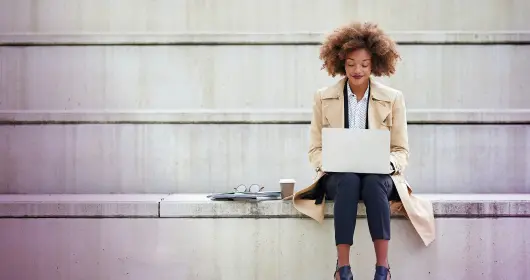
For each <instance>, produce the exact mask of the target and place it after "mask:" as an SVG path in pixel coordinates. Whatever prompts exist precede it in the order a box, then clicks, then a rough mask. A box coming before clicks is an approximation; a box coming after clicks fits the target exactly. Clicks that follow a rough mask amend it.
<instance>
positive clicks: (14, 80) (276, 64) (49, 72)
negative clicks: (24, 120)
mask: <svg viewBox="0 0 530 280" xmlns="http://www.w3.org/2000/svg"><path fill="white" fill-rule="evenodd" d="M399 49H400V51H401V53H402V56H403V60H402V61H401V62H400V63H399V64H398V66H397V72H396V74H395V75H394V76H393V77H391V78H381V79H379V80H381V81H383V82H384V83H386V84H388V85H389V86H392V87H395V88H397V89H399V90H401V91H402V92H403V94H404V96H405V100H406V104H407V108H409V109H422V110H428V109H445V110H455V109H484V110H492V109H497V110H509V109H528V108H530V95H529V94H525V92H524V90H525V89H527V88H530V79H528V78H527V74H526V73H527V72H528V71H529V67H530V66H529V65H530V48H528V46H526V45H488V46H476V45H431V46H419V45H407V46H400V47H399ZM485 58H487V59H485ZM0 64H1V65H2V67H1V68H0V71H1V72H0V88H2V90H1V91H0V100H1V103H0V110H21V112H19V113H24V110H36V111H41V112H44V113H46V112H50V113H53V112H56V111H67V112H71V113H76V112H86V111H88V112H96V113H99V114H104V113H105V112H107V111H113V110H125V111H140V113H141V111H142V110H159V111H164V110H195V109H222V110H238V109H239V110H248V109H258V110H260V109H282V110H288V109H309V108H311V102H312V95H313V94H314V93H315V92H316V91H317V90H318V89H319V88H322V87H325V86H330V85H332V84H333V83H334V82H335V81H336V80H337V79H333V78H330V77H329V76H328V75H327V74H326V73H325V72H324V71H323V70H322V71H319V69H320V68H321V61H319V59H318V46H303V45H302V46H296V45H285V46H78V47H31V48H23V47H0ZM492 64H494V65H495V67H492V66H491V65H492ZM501 92H502V94H500V93H501ZM29 113H31V112H29Z"/></svg>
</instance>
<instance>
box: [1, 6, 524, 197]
mask: <svg viewBox="0 0 530 280" xmlns="http://www.w3.org/2000/svg"><path fill="white" fill-rule="evenodd" d="M404 7H406V9H407V13H399V12H396V11H398V10H402V9H403V8H404ZM477 7H480V9H478V8H477ZM529 9H530V4H529V2H528V1H525V0H519V1H503V0H486V1H480V0H473V1H460V2H458V1H450V2H448V1H442V0H440V1H433V2H430V3H429V5H427V4H425V3H424V1H421V0H409V1H406V2H400V3H399V4H398V3H389V2H388V1H382V0H378V1H346V0H333V1H324V2H322V1H315V0H311V1H310V2H308V1H288V2H285V1H279V0H275V1H266V2H263V1H243V0H223V1H200V2H197V1H170V0H165V1H163V0H159V1H148V0H135V1H125V0H123V1H112V2H109V1H103V0H97V1H94V0H91V1H88V0H83V1H75V2H72V1H65V0H62V1H61V0H39V1H31V0H0V154H1V155H4V156H2V157H0V193H61V192H69V193H95V192H104V193H116V192H119V193H128V192H143V193H145V192H173V191H177V192H197V191H225V190H230V189H231V188H232V187H234V186H236V185H238V184H240V183H246V184H250V183H259V184H264V185H265V186H266V187H268V188H272V187H275V186H276V182H277V180H278V179H279V178H280V177H294V178H295V179H297V181H298V182H299V183H300V184H299V186H300V185H303V184H306V183H308V182H310V180H311V177H312V171H311V169H310V167H309V164H308V162H307V156H306V151H307V122H308V121H309V117H310V111H309V106H310V102H311V95H312V94H313V93H314V92H315V90H316V89H318V88H320V87H322V86H327V85H329V84H331V83H333V81H334V80H333V79H331V78H330V77H328V76H326V75H325V73H324V72H323V71H319V69H320V62H319V61H318V44H319V42H320V41H321V39H322V38H323V36H324V34H325V33H327V32H329V31H330V30H332V29H333V28H335V27H336V26H338V25H340V24H342V23H345V22H347V21H349V20H354V19H355V20H374V21H377V22H379V23H380V24H381V25H382V27H384V28H385V29H386V30H388V32H389V33H390V34H391V35H392V36H393V37H394V38H396V40H397V41H398V42H399V43H400V47H399V48H400V51H401V52H402V55H403V61H402V63H400V64H399V66H398V73H397V74H396V76H394V77H392V78H389V79H388V78H384V79H382V80H383V81H384V82H386V83H387V84H388V85H390V86H393V87H396V88H398V89H400V90H402V91H403V92H404V94H405V97H406V101H407V107H408V110H409V111H408V114H409V115H408V117H409V120H410V122H411V126H410V141H411V166H410V169H409V171H408V176H409V179H410V181H411V183H412V184H413V186H415V190H417V191H419V192H462V193H465V192H529V191H530V185H529V182H530V177H529V176H528V174H530V173H529V172H528V171H529V169H530V162H528V159H529V158H530V156H529V155H528V151H530V149H529V145H530V144H529V143H530V141H528V139H529V136H528V135H529V132H528V126H527V124H528V123H530V110H529V109H528V108H530V95H528V94H526V93H525V91H526V89H527V88H529V86H530V82H529V79H528V78H527V75H526V73H528V72H529V70H530V48H529V47H528V43H529V42H530V32H529V31H530V28H529V26H530V19H528V18H527V17H524V16H523V12H524V11H526V10H529ZM410 15H417V16H410ZM271 19H273V20H271ZM491 19H495V20H491ZM196 122H200V123H201V124H197V125H190V123H196ZM86 123H88V124H86ZM123 123H126V124H123ZM271 123H273V124H274V125H271ZM37 124H38V125H37ZM435 124H436V125H435ZM448 124H449V125H448ZM456 124H458V125H456ZM461 124H465V125H464V126H462V125H461ZM486 124H487V125H486ZM521 124H525V125H526V126H525V125H521ZM273 137H281V138H273ZM274 150H275V151H279V152H278V153H277V154H271V153H270V151H274Z"/></svg>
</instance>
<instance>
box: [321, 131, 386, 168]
mask: <svg viewBox="0 0 530 280" xmlns="http://www.w3.org/2000/svg"><path fill="white" fill-rule="evenodd" d="M322 170H324V171H325V172H354V173H370V174H390V131H388V130H378V129H346V128H323V129H322Z"/></svg>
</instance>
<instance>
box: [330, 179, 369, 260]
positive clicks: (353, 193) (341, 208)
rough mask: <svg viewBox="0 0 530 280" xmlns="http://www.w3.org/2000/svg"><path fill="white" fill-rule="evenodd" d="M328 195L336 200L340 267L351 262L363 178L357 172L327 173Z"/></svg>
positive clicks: (336, 227) (336, 239)
mask: <svg viewBox="0 0 530 280" xmlns="http://www.w3.org/2000/svg"><path fill="white" fill-rule="evenodd" d="M326 176H328V178H326V180H325V182H324V185H325V188H326V196H327V197H328V198H329V199H332V200H333V201H334V210H333V215H334V223H335V244H336V245H337V255H338V265H339V267H341V266H345V265H349V264H350V246H351V245H352V244H353V233H354V231H355V223H356V221H357V205H358V203H359V197H360V194H361V178H360V177H359V176H358V175H357V174H355V173H331V174H328V175H326Z"/></svg>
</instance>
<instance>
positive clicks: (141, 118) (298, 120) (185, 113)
mask: <svg viewBox="0 0 530 280" xmlns="http://www.w3.org/2000/svg"><path fill="white" fill-rule="evenodd" d="M310 119H311V111H310V110H305V109H303V110H260V109H256V110H204V109H197V110H130V111H103V110H100V111H98V110H92V111H77V110H76V111H55V110H0V124H3V125H17V124H19V125H29V124H38V125H45V124H157V123H160V124H210V123H216V124H217V123H218V124H223V123H225V124H309V122H310ZM407 119H408V122H409V123H413V124H444V123H445V124H480V123H485V124H529V123H530V109H508V110H491V109H457V110H455V109H409V110H408V112H407Z"/></svg>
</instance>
